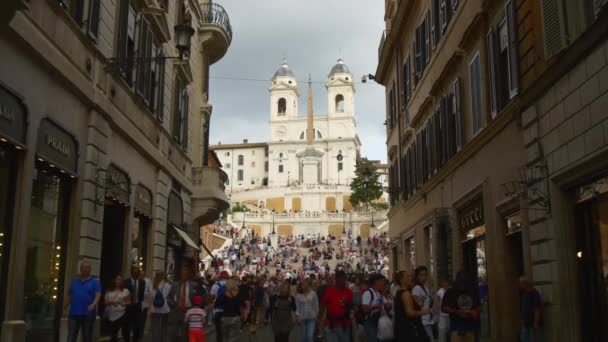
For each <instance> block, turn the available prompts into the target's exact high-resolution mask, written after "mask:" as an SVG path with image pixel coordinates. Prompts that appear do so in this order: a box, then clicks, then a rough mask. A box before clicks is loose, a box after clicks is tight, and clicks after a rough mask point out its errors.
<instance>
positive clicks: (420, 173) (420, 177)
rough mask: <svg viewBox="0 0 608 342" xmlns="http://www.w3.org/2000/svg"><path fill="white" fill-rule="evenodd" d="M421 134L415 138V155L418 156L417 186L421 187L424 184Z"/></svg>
mask: <svg viewBox="0 0 608 342" xmlns="http://www.w3.org/2000/svg"><path fill="white" fill-rule="evenodd" d="M422 147H423V146H422V132H420V133H418V135H417V136H416V148H417V150H418V152H417V155H418V160H417V162H416V163H417V165H418V168H417V172H418V186H419V187H420V186H422V184H424V158H423V156H422V153H423V149H422Z"/></svg>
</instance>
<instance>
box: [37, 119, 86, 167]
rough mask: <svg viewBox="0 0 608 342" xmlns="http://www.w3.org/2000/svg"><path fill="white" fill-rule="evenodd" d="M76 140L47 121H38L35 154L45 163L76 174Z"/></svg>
mask: <svg viewBox="0 0 608 342" xmlns="http://www.w3.org/2000/svg"><path fill="white" fill-rule="evenodd" d="M77 146H78V145H77V143H76V139H74V137H73V136H72V135H70V134H69V133H68V132H66V131H65V130H64V129H63V128H61V127H59V126H57V125H56V124H55V123H53V122H52V121H50V120H48V119H43V120H42V121H40V128H39V129H38V145H37V150H36V152H37V153H38V155H40V156H41V157H42V158H44V159H46V161H48V162H50V163H53V164H55V165H56V166H57V167H60V168H62V169H64V170H66V171H69V172H71V173H73V174H76V170H77V162H78V153H77Z"/></svg>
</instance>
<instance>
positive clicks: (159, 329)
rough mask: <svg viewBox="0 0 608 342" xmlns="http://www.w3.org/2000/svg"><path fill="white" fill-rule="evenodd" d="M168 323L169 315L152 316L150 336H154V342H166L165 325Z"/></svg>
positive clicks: (154, 314)
mask: <svg viewBox="0 0 608 342" xmlns="http://www.w3.org/2000/svg"><path fill="white" fill-rule="evenodd" d="M168 321H169V314H160V313H153V314H152V336H154V339H155V340H154V341H155V342H166V341H167V325H168Z"/></svg>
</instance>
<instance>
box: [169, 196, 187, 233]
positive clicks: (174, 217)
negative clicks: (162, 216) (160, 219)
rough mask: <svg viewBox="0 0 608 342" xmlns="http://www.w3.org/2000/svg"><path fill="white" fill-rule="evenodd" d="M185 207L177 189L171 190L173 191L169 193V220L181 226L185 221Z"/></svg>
mask: <svg viewBox="0 0 608 342" xmlns="http://www.w3.org/2000/svg"><path fill="white" fill-rule="evenodd" d="M183 208H184V207H183V204H182V198H181V197H180V196H179V195H178V194H177V193H176V192H175V191H171V193H169V204H168V213H167V222H169V223H172V224H174V225H176V226H178V227H181V226H182V224H183V223H184V209H183Z"/></svg>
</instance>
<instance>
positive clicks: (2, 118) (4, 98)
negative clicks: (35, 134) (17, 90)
mask: <svg viewBox="0 0 608 342" xmlns="http://www.w3.org/2000/svg"><path fill="white" fill-rule="evenodd" d="M25 116H26V111H25V107H24V106H23V104H22V103H21V99H19V97H17V96H15V95H14V94H13V93H11V92H10V91H8V90H6V89H5V88H3V87H1V86H0V135H2V136H5V137H7V138H10V139H13V140H15V141H16V142H18V143H20V144H23V145H25V128H26V117H25Z"/></svg>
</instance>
